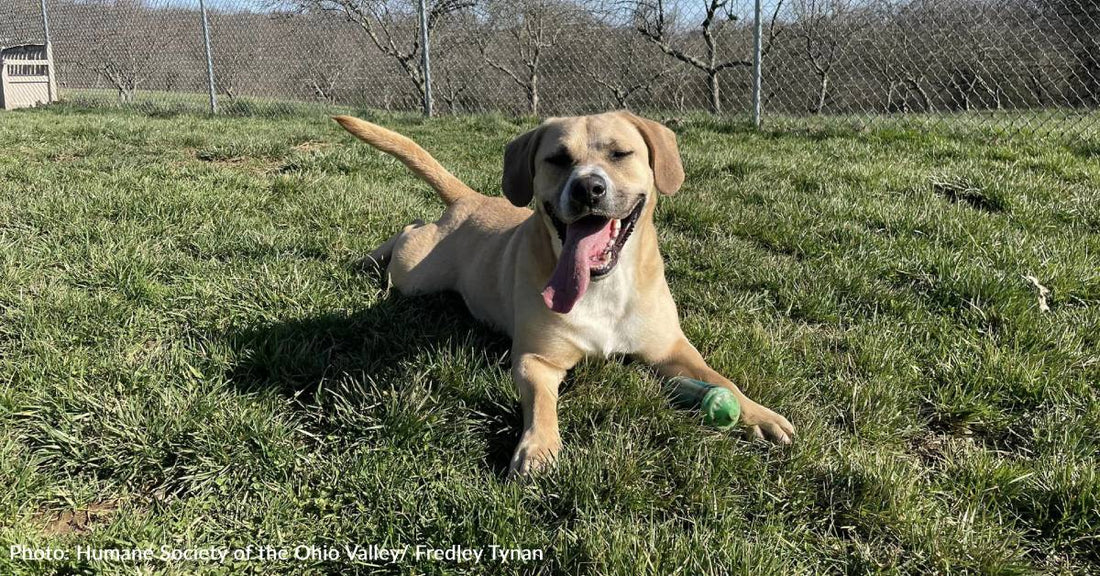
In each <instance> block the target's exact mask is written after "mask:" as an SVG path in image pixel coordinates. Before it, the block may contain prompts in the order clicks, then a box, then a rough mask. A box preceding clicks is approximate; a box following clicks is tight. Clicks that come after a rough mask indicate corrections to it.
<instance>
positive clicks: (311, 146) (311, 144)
mask: <svg viewBox="0 0 1100 576" xmlns="http://www.w3.org/2000/svg"><path fill="white" fill-rule="evenodd" d="M331 146H332V143H331V142H318V141H315V140H306V141H305V142H302V143H301V144H297V145H295V146H294V149H295V150H297V151H298V152H316V151H318V150H324V149H325V148H329V147H331Z"/></svg>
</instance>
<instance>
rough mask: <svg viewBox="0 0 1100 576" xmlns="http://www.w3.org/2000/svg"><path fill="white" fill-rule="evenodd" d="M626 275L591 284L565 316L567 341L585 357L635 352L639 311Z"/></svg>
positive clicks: (637, 339)
mask: <svg viewBox="0 0 1100 576" xmlns="http://www.w3.org/2000/svg"><path fill="white" fill-rule="evenodd" d="M634 299H635V290H634V286H633V282H632V279H631V278H630V275H629V274H612V275H610V276H609V277H607V278H605V279H603V280H601V281H599V282H593V283H592V284H591V285H590V287H589V289H588V292H587V293H586V294H585V295H584V297H582V298H581V299H580V301H579V302H577V305H576V306H575V307H574V308H573V310H572V311H571V312H570V313H569V315H568V317H567V318H568V322H569V327H570V339H571V340H572V341H573V344H574V345H575V346H577V348H579V349H580V350H581V351H583V352H584V353H585V355H587V356H600V357H607V356H611V355H612V354H630V353H633V352H636V351H637V350H638V348H639V342H638V341H639V336H640V330H641V321H640V320H641V316H640V313H641V311H640V310H637V308H636V307H635V306H634Z"/></svg>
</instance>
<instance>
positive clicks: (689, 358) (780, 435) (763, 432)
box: [644, 336, 794, 444]
mask: <svg viewBox="0 0 1100 576" xmlns="http://www.w3.org/2000/svg"><path fill="white" fill-rule="evenodd" d="M644 358H645V360H646V361H647V362H648V363H650V364H652V365H653V366H654V367H655V368H656V369H657V371H658V372H659V373H660V374H661V375H662V376H666V377H671V376H687V377H688V378H695V379H696V380H702V381H703V382H708V383H710V384H717V385H719V386H722V387H724V388H728V389H729V390H730V391H731V392H733V393H734V395H735V396H737V400H738V402H740V403H741V424H742V425H743V426H745V427H746V428H747V431H748V432H749V433H750V434H752V435H753V436H755V437H757V438H767V439H768V440H771V441H773V442H778V443H780V444H790V443H791V439H792V438H793V437H794V426H791V423H790V422H788V421H787V419H786V418H784V417H782V416H780V415H779V414H776V413H775V412H773V411H771V410H769V409H768V408H765V407H764V406H761V405H760V404H757V403H756V402H754V401H752V400H751V399H750V398H749V397H748V396H745V394H744V393H743V392H741V390H740V389H738V388H737V386H736V385H734V383H733V382H730V380H729V379H728V378H726V377H725V376H722V375H721V374H719V373H718V372H715V371H714V369H712V368H711V367H710V366H708V365H707V362H706V360H703V356H702V355H701V354H699V351H698V350H696V349H695V347H694V346H692V345H691V342H688V340H687V338H684V337H683V336H681V337H680V338H679V339H678V340H677V341H676V342H675V343H673V344H672V346H671V347H670V348H667V349H666V350H665V351H664V352H663V353H660V354H656V355H649V354H647V355H644Z"/></svg>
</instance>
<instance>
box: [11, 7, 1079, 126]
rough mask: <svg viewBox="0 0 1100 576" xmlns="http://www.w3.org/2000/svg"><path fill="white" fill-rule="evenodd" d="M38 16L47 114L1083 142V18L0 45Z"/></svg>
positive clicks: (303, 12) (517, 27) (571, 22)
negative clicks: (910, 133) (916, 127)
mask: <svg viewBox="0 0 1100 576" xmlns="http://www.w3.org/2000/svg"><path fill="white" fill-rule="evenodd" d="M5 5H6V7H5ZM43 6H44V7H45V9H46V11H47V12H48V16H49V27H50V35H51V36H52V47H53V54H54V61H55V63H56V65H57V69H58V82H59V89H60V91H61V95H62V96H63V97H75V96H80V95H88V94H99V95H104V94H109V95H110V96H109V97H110V99H113V100H117V101H120V102H133V101H141V100H161V101H165V102H168V101H172V102H178V101H183V100H186V99H187V95H188V94H192V95H195V98H193V100H195V101H202V97H200V95H206V94H207V92H208V91H209V92H212V93H213V95H212V96H211V97H210V105H211V106H213V105H214V100H215V98H216V99H217V100H220V101H221V102H222V103H225V102H227V101H233V100H237V99H240V98H243V97H262V98H277V99H290V100H304V101H319V102H327V103H339V104H348V105H360V106H368V107H375V108H383V109H398V110H419V109H426V107H427V106H428V105H429V103H431V104H433V105H434V109H435V111H436V112H438V113H445V114H446V113H466V112H486V111H499V112H504V113H508V114H533V115H548V114H571V113H583V112H590V111H595V110H602V109H607V108H612V107H630V108H634V109H638V110H642V111H653V112H658V113H661V114H678V113H683V112H689V111H695V110H702V111H708V112H710V113H713V114H726V115H742V114H743V115H745V116H746V117H751V115H752V113H753V111H754V103H755V102H756V101H757V99H758V101H759V108H758V110H759V111H760V113H761V114H762V118H763V121H764V122H765V123H767V122H769V121H779V120H781V119H789V118H800V119H811V120H812V119H818V118H820V119H842V120H844V121H851V122H860V123H874V122H883V121H888V120H891V119H898V118H902V119H905V120H907V121H921V122H952V123H976V124H982V125H990V126H997V127H999V129H1000V130H1002V131H1004V132H1018V131H1031V132H1036V131H1038V132H1043V133H1058V134H1071V135H1077V134H1084V133H1088V134H1095V133H1096V132H1097V131H1098V130H1100V2H1096V0H760V2H759V9H758V10H757V1H756V0H203V1H202V2H200V0H45V1H44V2H42V1H41V0H0V46H2V45H12V44H17V43H21V42H31V41H39V42H40V41H42V37H43V30H42V28H43V22H44V21H45V20H44V18H43V16H42V12H41V11H42V7H43ZM200 8H205V18H204V16H203V11H202V10H201V9H200ZM204 27H208V37H207V36H204ZM426 48H428V49H426ZM757 51H759V57H757ZM208 58H209V61H210V64H211V65H210V67H209V68H208V66H207V62H208ZM757 82H759V88H757Z"/></svg>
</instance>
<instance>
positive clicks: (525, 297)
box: [337, 112, 794, 475]
mask: <svg viewBox="0 0 1100 576" xmlns="http://www.w3.org/2000/svg"><path fill="white" fill-rule="evenodd" d="M337 121H338V122H340V124H341V125H342V126H344V127H345V128H347V129H348V130H349V131H350V132H352V133H353V134H355V135H356V136H359V137H360V138H362V139H364V140H365V141H367V142H368V143H370V144H372V145H375V146H377V147H378V148H380V149H382V150H383V151H386V152H389V153H390V154H393V155H394V156H396V157H398V158H399V159H400V160H401V161H402V162H404V163H405V164H406V165H407V166H409V167H410V168H411V169H412V170H413V171H414V172H416V173H417V175H419V176H421V177H422V178H424V179H425V180H426V181H427V182H428V183H429V184H431V185H432V187H433V188H435V189H436V190H437V191H439V193H440V196H442V197H443V199H444V201H445V202H447V204H448V205H449V207H448V208H447V210H446V211H445V212H444V213H443V216H442V217H441V218H440V219H439V220H437V221H435V222H432V223H428V224H424V223H419V222H418V223H414V224H411V225H409V226H406V227H405V229H404V230H402V231H401V232H400V233H399V234H397V235H396V236H394V237H393V238H391V239H390V240H388V241H387V242H385V243H384V244H383V245H382V246H380V247H379V248H378V249H377V250H376V251H375V252H374V253H373V254H372V256H373V257H374V258H375V259H376V260H377V261H379V262H382V263H384V264H386V271H387V273H388V274H389V276H390V278H391V281H392V282H393V285H394V286H395V287H396V288H397V289H398V290H399V291H400V292H402V293H403V294H419V293H425V292H435V291H441V290H454V291H456V292H458V293H459V294H461V295H462V297H463V299H464V300H465V302H466V304H467V306H468V307H469V308H470V311H471V312H472V313H473V314H474V315H475V316H476V317H477V318H479V319H481V320H482V321H485V322H487V323H488V324H490V325H492V326H494V327H495V328H497V329H499V330H501V331H503V332H505V333H507V334H509V335H510V336H511V337H512V363H513V364H512V376H513V379H514V380H515V382H516V385H517V387H518V388H519V393H520V399H521V401H522V404H523V414H524V432H523V436H522V437H521V439H520V443H519V446H518V447H517V448H516V452H515V455H514V456H513V458H512V464H511V471H512V473H513V474H519V475H522V474H527V473H529V472H532V471H534V470H536V469H538V468H540V467H542V466H544V465H546V464H547V463H549V462H551V461H552V460H554V458H556V456H557V454H558V452H559V451H560V449H561V437H560V435H559V431H558V420H557V398H558V387H559V385H560V383H561V381H562V379H563V378H564V377H565V374H566V372H567V371H568V370H569V369H570V368H572V367H573V366H574V365H575V364H576V363H577V362H579V361H580V360H581V359H583V358H585V357H607V356H610V355H613V354H629V355H634V356H637V357H639V358H641V359H643V360H645V361H646V362H648V363H650V364H652V365H653V366H655V367H656V368H657V370H658V371H659V372H660V373H661V374H663V375H666V376H673V375H685V376H690V377H692V378H697V379H699V380H704V381H707V382H711V383H713V384H717V385H720V386H724V387H726V388H728V389H730V390H731V391H733V393H734V394H735V395H736V396H737V398H738V399H739V400H740V401H741V407H742V424H743V425H745V426H746V427H747V429H748V431H749V432H750V433H751V434H753V435H755V436H758V437H763V438H767V439H769V440H772V441H775V442H780V443H789V442H790V441H791V438H792V437H793V435H794V428H793V427H792V426H791V425H790V423H789V422H787V420H786V419H785V418H783V417H782V416H780V415H778V414H776V413H775V412H773V411H771V410H769V409H767V408H765V407H764V406H761V405H760V404H757V403H756V402H754V401H752V400H751V399H749V398H748V397H747V396H745V395H744V394H743V393H742V392H741V391H740V390H739V389H738V388H737V386H735V385H734V384H733V383H732V382H731V381H730V380H729V379H727V378H725V377H724V376H722V375H721V374H718V373H717V372H715V371H714V370H713V369H711V368H710V367H709V366H708V365H707V363H706V362H705V361H704V360H703V358H702V356H700V354H699V352H698V351H697V350H696V349H695V347H694V346H692V345H691V343H690V342H688V340H687V339H686V338H685V337H684V335H683V332H682V331H681V330H680V323H679V317H678V315H677V312H676V305H675V303H674V302H673V300H672V294H671V292H670V291H669V288H668V284H667V283H666V282H665V277H664V262H663V261H662V259H661V254H660V252H659V251H658V247H657V233H656V229H655V228H654V226H653V211H654V207H655V206H656V202H657V192H660V193H664V194H673V193H675V192H676V191H677V190H678V189H679V188H680V185H681V184H682V183H683V179H684V172H683V167H682V166H681V163H680V157H679V151H678V150H677V148H676V137H675V134H673V133H672V131H671V130H668V129H667V128H665V127H664V126H662V125H660V124H658V123H656V122H653V121H651V120H646V119H643V118H639V117H637V116H635V115H633V114H630V113H629V112H612V113H607V114H600V115H596V116H581V117H575V118H553V119H549V120H547V121H546V122H544V123H543V124H542V125H541V126H539V127H538V128H536V129H535V130H533V131H531V132H528V133H527V134H524V135H522V136H520V137H519V138H517V139H516V140H515V141H514V142H513V143H512V144H509V145H508V147H507V150H506V154H505V167H504V171H503V176H502V184H503V188H504V191H505V194H506V196H507V198H508V199H505V198H498V197H489V196H484V195H482V194H478V193H477V192H474V191H473V190H471V189H470V188H468V187H466V186H465V185H464V184H461V182H458V180H457V179H456V178H454V176H453V175H451V174H450V173H449V172H447V171H446V170H445V169H444V168H443V167H442V166H440V165H439V163H438V162H436V161H435V160H434V159H433V158H432V157H431V156H430V155H428V153H427V152H425V151H424V150H423V149H421V148H420V147H419V146H417V145H416V144H415V143H413V142H412V141H411V140H409V139H408V138H405V137H403V136H400V135H398V134H396V133H393V132H390V131H389V130H386V129H385V128H381V127H379V126H375V125H373V124H369V123H366V122H363V121H361V120H356V119H354V118H348V117H340V118H337ZM615 150H629V151H630V152H631V153H630V155H629V156H628V157H625V158H615V157H613V155H612V152H613V151H615ZM562 151H565V152H568V153H569V154H570V156H571V157H572V158H574V159H575V160H576V165H578V166H580V165H583V166H584V167H586V169H587V168H591V169H593V170H596V169H598V170H600V171H602V173H605V174H607V176H608V178H610V181H611V182H612V183H613V189H614V195H615V196H616V197H615V198H613V199H609V202H610V203H611V205H612V206H613V207H614V209H615V210H617V211H618V212H617V213H622V214H625V213H626V212H628V211H629V209H630V208H631V207H633V206H636V205H637V202H638V201H639V200H641V199H644V202H645V207H644V210H643V211H642V215H641V216H640V218H639V219H638V221H637V223H636V224H635V228H634V232H633V235H632V236H630V237H629V239H628V240H627V241H626V244H625V245H624V247H623V249H622V251H621V253H620V257H619V263H618V266H616V267H615V268H614V269H613V270H612V271H611V272H610V273H609V274H607V275H606V276H605V277H603V278H601V279H599V280H594V281H593V282H592V283H591V286H590V287H589V289H588V292H587V293H586V294H585V295H584V297H583V298H581V300H580V301H579V302H577V304H576V306H575V307H574V308H573V310H572V311H570V312H569V313H568V314H558V313H556V312H553V311H552V310H550V309H549V308H547V306H546V304H545V303H544V302H543V299H542V297H541V296H540V292H541V291H542V289H543V287H544V286H545V285H546V282H547V280H548V279H549V277H550V275H551V273H552V271H553V269H554V266H555V265H556V262H557V258H558V254H559V253H560V251H561V245H560V244H561V243H560V241H559V240H558V238H557V236H556V233H555V232H554V230H553V227H552V224H551V221H550V219H549V217H548V216H547V214H546V213H545V212H544V209H543V206H544V205H550V206H555V207H558V206H560V207H561V212H563V213H564V212H567V211H568V210H567V208H568V207H567V206H565V203H564V202H563V199H562V196H563V190H564V189H565V187H566V184H567V182H568V181H569V178H570V174H571V173H572V172H571V170H572V169H565V168H560V167H556V166H555V165H553V164H549V163H547V162H546V159H547V157H548V156H552V155H553V154H556V153H560V152H562ZM532 199H533V200H534V201H535V210H534V211H532V210H530V209H528V208H526V207H525V206H526V205H527V203H528V202H530V201H531V200H532ZM513 203H514V204H516V205H513ZM555 209H557V208H555ZM559 215H562V214H561V213H559ZM564 216H565V217H569V215H568V214H564ZM578 217H579V215H578ZM612 217H614V218H621V217H622V216H620V215H614V216H612ZM567 221H571V220H567Z"/></svg>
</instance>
